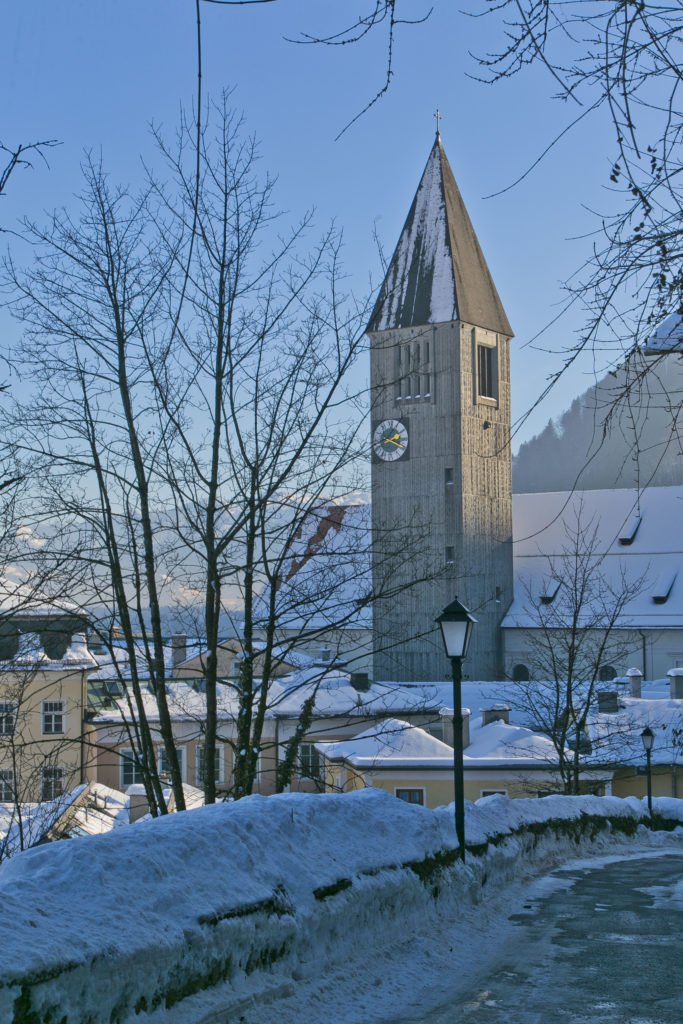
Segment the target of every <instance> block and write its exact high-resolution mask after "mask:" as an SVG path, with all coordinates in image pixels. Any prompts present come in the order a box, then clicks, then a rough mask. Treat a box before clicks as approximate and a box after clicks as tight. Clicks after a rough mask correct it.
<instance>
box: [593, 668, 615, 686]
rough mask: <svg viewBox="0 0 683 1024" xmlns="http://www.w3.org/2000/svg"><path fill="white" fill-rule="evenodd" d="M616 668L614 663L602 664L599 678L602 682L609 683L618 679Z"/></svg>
mask: <svg viewBox="0 0 683 1024" xmlns="http://www.w3.org/2000/svg"><path fill="white" fill-rule="evenodd" d="M616 677H617V673H616V669H615V668H614V667H613V666H612V665H601V666H600V669H599V671H598V678H599V680H600V682H601V683H609V682H611V681H612V680H613V679H616Z"/></svg>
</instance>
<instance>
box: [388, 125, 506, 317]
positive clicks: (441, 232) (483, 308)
mask: <svg viewBox="0 0 683 1024" xmlns="http://www.w3.org/2000/svg"><path fill="white" fill-rule="evenodd" d="M449 320H463V321H465V322H466V323H469V324H472V325H473V326H475V327H484V328H486V329H487V330H489V331H496V332H497V333H499V334H504V335H506V336H507V337H512V334H513V332H512V328H511V327H510V322H509V320H508V318H507V316H506V314H505V310H504V309H503V304H502V303H501V301H500V298H499V296H498V292H497V290H496V286H495V284H494V283H493V278H492V277H491V272H490V271H489V268H488V266H487V265H486V260H485V259H484V254H483V253H482V251H481V247H480V245H479V241H478V239H477V236H476V234H475V231H474V228H473V227H472V222H471V220H470V218H469V216H468V213H467V210H466V209H465V204H464V202H463V200H462V196H461V195H460V190H459V189H458V186H457V185H456V183H455V178H454V177H453V171H452V170H451V167H450V164H449V163H448V159H447V157H446V154H445V152H444V149H443V146H442V144H441V135H440V133H439V131H438V119H437V136H436V140H435V142H434V146H433V148H432V151H431V153H430V155H429V159H428V160H427V166H426V167H425V169H424V173H423V175H422V179H421V181H420V184H419V185H418V188H417V192H416V193H415V198H414V199H413V204H412V206H411V207H410V212H409V214H408V218H407V220H406V222H405V225H404V227H403V231H402V232H401V237H400V238H399V241H398V245H397V246H396V251H395V252H394V255H393V256H392V259H391V263H390V264H389V269H388V270H387V274H386V277H385V278H384V284H383V285H382V288H381V290H380V293H379V297H378V299H377V302H376V304H375V308H374V310H373V313H372V317H371V318H370V323H369V324H368V330H369V331H387V330H392V329H394V328H397V327H417V326H426V325H427V324H437V323H445V322H447V321H449Z"/></svg>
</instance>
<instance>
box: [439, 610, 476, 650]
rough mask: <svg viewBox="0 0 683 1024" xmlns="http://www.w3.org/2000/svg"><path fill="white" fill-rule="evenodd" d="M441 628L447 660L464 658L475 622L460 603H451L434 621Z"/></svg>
mask: <svg viewBox="0 0 683 1024" xmlns="http://www.w3.org/2000/svg"><path fill="white" fill-rule="evenodd" d="M436 621H437V622H438V623H439V626H440V628H441V636H442V639H443V645H444V648H445V649H446V654H447V655H448V657H449V658H464V657H465V656H466V655H467V649H468V647H469V645H470V640H471V638H472V630H473V628H474V624H475V622H476V621H477V620H476V619H475V618H474V616H473V615H471V614H470V612H469V609H467V608H465V606H464V604H461V603H460V601H458V600H457V598H456V600H455V601H453V602H452V603H451V604H449V605H448V607H447V608H444V610H443V611H442V612H441V615H439V617H438V618H437V620H436Z"/></svg>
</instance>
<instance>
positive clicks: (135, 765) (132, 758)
mask: <svg viewBox="0 0 683 1024" xmlns="http://www.w3.org/2000/svg"><path fill="white" fill-rule="evenodd" d="M120 756H121V788H122V789H125V788H126V787H127V786H137V785H139V784H140V783H142V782H143V781H144V774H143V771H142V765H141V764H140V762H139V761H138V758H137V755H136V754H134V753H133V751H132V750H122V751H121V755H120Z"/></svg>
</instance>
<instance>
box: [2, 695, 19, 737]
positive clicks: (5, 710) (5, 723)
mask: <svg viewBox="0 0 683 1024" xmlns="http://www.w3.org/2000/svg"><path fill="white" fill-rule="evenodd" d="M16 722H17V705H16V704H14V703H13V702H12V701H3V702H2V703H0V736H13V735H14V726H15V725H16Z"/></svg>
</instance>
